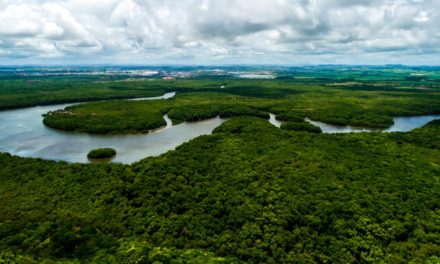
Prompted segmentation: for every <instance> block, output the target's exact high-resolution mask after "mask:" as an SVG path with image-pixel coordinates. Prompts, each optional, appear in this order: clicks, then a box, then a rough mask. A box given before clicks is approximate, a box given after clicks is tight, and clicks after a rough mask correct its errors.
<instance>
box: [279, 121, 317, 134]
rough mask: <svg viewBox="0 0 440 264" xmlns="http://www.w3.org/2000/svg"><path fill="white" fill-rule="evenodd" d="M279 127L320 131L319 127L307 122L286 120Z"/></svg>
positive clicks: (313, 131) (312, 131)
mask: <svg viewBox="0 0 440 264" xmlns="http://www.w3.org/2000/svg"><path fill="white" fill-rule="evenodd" d="M281 129H284V130H294V131H306V132H311V133H322V130H321V128H319V127H317V126H314V125H312V124H310V123H308V122H305V121H302V122H287V123H283V124H282V125H281Z"/></svg>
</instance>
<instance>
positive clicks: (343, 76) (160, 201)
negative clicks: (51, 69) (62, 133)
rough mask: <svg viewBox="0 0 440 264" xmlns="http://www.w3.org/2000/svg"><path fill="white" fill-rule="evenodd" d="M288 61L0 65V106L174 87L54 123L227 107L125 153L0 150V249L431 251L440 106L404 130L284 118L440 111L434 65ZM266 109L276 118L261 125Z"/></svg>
mask: <svg viewBox="0 0 440 264" xmlns="http://www.w3.org/2000/svg"><path fill="white" fill-rule="evenodd" d="M297 71H298V72H296V73H295V74H292V73H291V71H288V72H287V73H286V76H285V77H283V78H280V80H272V81H254V80H237V79H225V78H223V79H221V80H215V79H197V80H176V81H170V82H165V81H161V80H137V81H121V80H109V79H106V78H104V79H102V80H98V79H96V77H88V79H86V80H82V79H78V78H77V79H75V78H70V79H69V78H61V77H60V78H47V79H44V78H42V79H41V80H40V81H41V82H29V81H33V80H31V79H24V78H23V79H20V78H18V79H7V80H1V81H0V86H1V87H0V88H1V89H0V108H10V107H19V106H28V105H35V104H40V103H53V102H65V101H79V100H93V99H109V98H122V97H137V96H151V95H158V94H162V93H163V92H165V91H177V92H178V96H177V97H176V98H173V99H171V100H157V101H136V102H134V101H133V102H132V101H108V102H95V103H86V104H81V105H77V106H72V107H69V108H67V109H65V110H64V111H60V112H57V113H51V114H48V115H47V116H46V117H45V120H44V122H45V124H46V125H48V126H51V127H56V128H60V129H64V130H71V131H83V132H91V133H135V132H146V131H148V129H151V128H154V127H158V126H162V125H164V121H163V118H162V116H163V115H164V114H166V113H168V115H169V116H170V117H171V118H172V119H173V121H174V122H182V121H190V120H199V119H205V118H209V117H214V116H217V115H220V116H222V117H232V118H230V119H229V120H228V121H227V122H225V123H223V124H222V125H221V126H219V127H217V128H216V129H215V130H214V133H213V134H212V135H209V136H201V137H199V138H196V139H194V140H192V141H190V142H188V143H185V144H183V145H181V146H179V147H177V148H176V150H175V151H170V152H168V153H166V154H164V155H161V156H159V157H151V158H146V159H145V160H142V161H140V162H138V163H135V164H132V165H122V164H69V163H66V162H54V161H46V160H41V159H32V158H19V157H13V156H11V155H9V154H0V182H1V184H0V212H1V213H0V262H6V263H14V262H18V263H57V262H59V263H324V262H325V263H437V262H438V261H439V259H438V256H439V255H440V235H439V234H440V228H439V227H440V220H439V219H440V210H439V208H440V185H439V175H440V145H439V144H440V122H439V121H433V122H431V123H430V124H428V125H426V126H424V127H423V128H420V129H416V130H414V131H412V132H410V133H352V134H318V133H293V132H291V131H286V130H284V129H286V128H293V129H294V130H306V131H309V130H314V128H311V127H310V126H308V124H307V123H304V122H303V120H304V117H310V118H312V119H314V120H318V121H323V122H328V123H333V124H341V125H357V126H370V127H386V126H389V125H390V124H391V123H392V116H398V115H418V114H431V113H439V112H440V94H439V93H438V92H437V91H435V89H437V88H436V87H437V86H435V85H436V84H435V81H432V80H434V79H435V77H434V76H430V77H429V78H426V79H425V78H424V79H421V78H418V79H414V78H409V79H408V78H405V76H408V74H409V73H408V72H406V71H403V72H400V71H397V70H396V71H394V72H388V71H383V70H380V69H378V70H377V71H376V70H371V69H370V71H366V70H363V69H362V68H361V69H360V70H356V74H357V75H356V74H355V73H352V72H350V71H347V72H345V71H343V72H339V73H335V71H334V70H326V69H321V70H320V72H319V74H317V73H316V72H314V73H311V72H310V71H308V70H307V69H302V70H301V69H298V70H297ZM318 77H319V78H318ZM428 79H431V80H428ZM419 83H421V84H423V85H429V87H430V88H432V89H434V90H418V89H416V87H417V86H418V85H421V84H419ZM220 84H226V87H227V88H225V89H220V88H219V87H220ZM268 112H272V113H275V114H276V115H277V118H278V119H279V120H283V121H287V122H289V123H286V124H285V125H284V126H283V129H278V128H276V127H274V126H272V125H271V124H269V123H268V122H267V120H264V119H267V117H268V116H267V115H268Z"/></svg>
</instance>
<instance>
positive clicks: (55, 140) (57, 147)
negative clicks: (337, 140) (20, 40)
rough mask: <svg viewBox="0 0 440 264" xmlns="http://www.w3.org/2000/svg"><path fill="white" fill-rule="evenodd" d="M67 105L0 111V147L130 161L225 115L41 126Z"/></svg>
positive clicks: (398, 122)
mask: <svg viewBox="0 0 440 264" xmlns="http://www.w3.org/2000/svg"><path fill="white" fill-rule="evenodd" d="M173 96H175V93H166V94H164V95H163V96H159V97H147V98H136V99H128V100H165V99H168V98H172V97H173ZM69 105H74V104H73V103H70V104H58V105H49V106H35V107H29V108H22V109H16V110H5V111H0V152H9V153H11V154H13V155H18V156H22V157H38V158H44V159H50V160H64V161H68V162H82V163H87V162H89V161H88V159H87V153H88V152H89V151H90V150H91V149H94V148H102V147H110V148H114V149H116V151H117V155H116V157H115V158H114V159H113V160H112V161H113V162H121V163H133V162H135V161H138V160H141V159H143V158H145V157H149V156H157V155H160V154H162V153H165V152H167V151H169V150H172V149H175V148H176V147H177V146H179V145H181V144H182V143H184V142H187V141H189V140H191V139H193V138H196V137H198V136H200V135H207V134H211V133H212V131H213V130H214V128H216V127H217V126H219V125H220V124H222V123H223V122H224V121H225V120H226V119H222V118H220V117H216V118H212V119H207V120H203V121H198V122H184V123H181V124H178V125H172V122H171V120H170V119H169V118H168V116H167V115H165V116H164V119H165V121H166V122H167V125H166V126H165V127H162V128H159V129H156V130H152V131H151V132H150V133H148V134H135V135H92V134H86V133H77V132H64V131H59V130H54V129H51V128H48V127H46V126H44V124H43V122H42V121H43V117H42V114H45V113H47V112H49V111H54V110H58V109H63V108H65V107H66V106H69ZM434 119H440V115H427V116H416V117H396V118H394V125H393V126H392V127H391V128H389V129H387V130H385V131H386V132H394V131H403V132H406V131H410V130H412V129H415V128H418V127H421V126H423V125H425V124H426V123H428V122H430V121H432V120H434ZM268 121H269V122H270V123H271V124H273V125H274V126H276V127H280V126H281V124H282V122H280V121H278V120H277V119H276V118H275V115H274V114H270V118H269V120H268ZM306 121H308V122H310V123H312V124H314V125H316V126H319V127H320V128H321V129H322V130H323V132H324V133H349V132H370V131H374V130H371V129H365V128H358V127H351V126H335V125H329V124H326V123H322V122H317V121H313V120H310V119H306Z"/></svg>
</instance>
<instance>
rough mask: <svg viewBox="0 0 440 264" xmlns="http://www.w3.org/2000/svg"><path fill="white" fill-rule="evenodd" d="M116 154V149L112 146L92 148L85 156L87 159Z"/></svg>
mask: <svg viewBox="0 0 440 264" xmlns="http://www.w3.org/2000/svg"><path fill="white" fill-rule="evenodd" d="M115 155H116V150H115V149H112V148H97V149H92V150H91V151H90V152H89V153H88V154H87V158H89V159H105V158H111V157H114V156H115Z"/></svg>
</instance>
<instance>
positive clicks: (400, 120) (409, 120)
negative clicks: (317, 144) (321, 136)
mask: <svg viewBox="0 0 440 264" xmlns="http://www.w3.org/2000/svg"><path fill="white" fill-rule="evenodd" d="M436 119H440V115H423V116H401V117H394V124H393V125H392V126H391V127H390V128H388V129H385V130H379V129H369V128H362V127H354V126H337V125H331V124H327V123H324V122H319V121H314V120H310V119H308V118H306V121H307V122H309V123H310V124H312V125H315V126H318V127H320V128H321V130H322V132H323V133H329V134H331V133H356V132H409V131H411V130H413V129H416V128H419V127H422V126H424V125H426V124H427V123H429V122H431V121H433V120H436Z"/></svg>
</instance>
